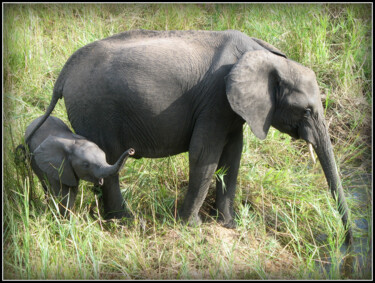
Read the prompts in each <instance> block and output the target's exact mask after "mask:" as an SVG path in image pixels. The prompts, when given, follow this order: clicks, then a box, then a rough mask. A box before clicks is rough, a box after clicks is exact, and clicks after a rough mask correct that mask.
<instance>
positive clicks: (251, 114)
mask: <svg viewBox="0 0 375 283" xmlns="http://www.w3.org/2000/svg"><path fill="white" fill-rule="evenodd" d="M280 60H286V59H285V58H283V57H280V56H277V55H274V54H272V53H271V52H269V51H265V50H257V51H249V52H246V53H245V54H244V55H243V56H242V57H241V58H240V60H238V62H237V63H236V64H235V65H234V66H233V67H232V70H231V71H230V73H229V74H228V75H227V76H226V77H225V83H226V93H227V97H228V101H229V103H230V105H231V107H232V109H233V111H234V112H236V113H237V114H238V115H240V116H241V117H242V118H243V119H244V120H245V121H246V122H247V123H248V124H249V126H250V128H251V130H252V132H253V133H254V134H255V135H256V136H257V137H258V138H259V139H262V140H263V139H265V138H266V136H267V133H268V130H269V128H270V126H271V121H272V116H273V113H274V111H275V101H276V98H275V92H276V91H277V88H278V70H277V69H278V65H279V64H282V62H280ZM284 65H285V63H284Z"/></svg>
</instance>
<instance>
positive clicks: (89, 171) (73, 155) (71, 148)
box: [34, 136, 135, 186]
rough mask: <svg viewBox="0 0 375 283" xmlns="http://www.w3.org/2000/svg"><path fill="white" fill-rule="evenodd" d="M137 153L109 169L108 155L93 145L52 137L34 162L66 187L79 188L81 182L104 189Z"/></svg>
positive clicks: (45, 142)
mask: <svg viewBox="0 0 375 283" xmlns="http://www.w3.org/2000/svg"><path fill="white" fill-rule="evenodd" d="M134 153H135V151H134V149H132V148H130V149H128V150H127V151H125V152H124V153H123V154H122V155H121V156H120V158H119V159H118V160H117V162H116V163H115V164H113V165H109V164H108V163H107V161H106V156H105V153H104V151H103V150H101V149H100V148H99V147H98V146H97V145H96V144H95V143H93V142H90V141H88V140H86V139H66V138H61V137H55V136H49V137H48V138H47V139H46V140H45V141H44V142H43V143H42V144H40V146H39V147H38V148H37V149H36V150H35V151H34V158H35V161H36V163H37V165H38V166H39V168H40V169H41V170H42V171H44V173H45V174H46V175H49V176H51V177H53V178H55V179H59V180H61V182H62V183H63V184H65V185H68V186H77V185H78V181H79V179H83V180H86V181H89V182H92V183H94V184H99V185H103V183H104V178H106V177H109V176H112V175H115V174H117V173H118V172H119V171H120V169H121V168H122V166H123V165H124V163H125V161H126V159H127V158H128V157H129V155H133V154H134Z"/></svg>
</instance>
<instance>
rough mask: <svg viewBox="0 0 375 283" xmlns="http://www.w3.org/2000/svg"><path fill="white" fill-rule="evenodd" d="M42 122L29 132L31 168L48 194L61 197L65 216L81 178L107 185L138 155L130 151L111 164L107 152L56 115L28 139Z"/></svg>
mask: <svg viewBox="0 0 375 283" xmlns="http://www.w3.org/2000/svg"><path fill="white" fill-rule="evenodd" d="M40 119H41V117H39V118H37V119H35V120H34V121H33V122H32V123H31V124H30V125H29V126H28V127H27V129H26V133H25V141H27V145H28V147H29V152H30V153H31V167H32V169H33V171H34V172H35V174H36V175H37V176H38V178H39V180H40V181H41V183H42V186H43V188H44V190H45V192H47V188H48V187H50V189H51V191H52V194H53V195H54V196H55V197H58V198H59V200H60V203H59V210H60V213H61V214H63V215H65V213H66V209H67V208H68V209H71V208H72V206H73V204H74V200H75V197H76V195H77V192H78V182H79V179H83V180H86V181H89V182H92V183H94V184H98V185H103V182H104V181H103V179H104V178H106V177H108V176H111V175H115V174H117V173H118V172H119V171H120V169H121V168H122V166H123V164H124V163H125V161H126V159H127V158H128V156H129V155H133V154H134V153H135V151H134V149H132V148H130V149H128V150H127V151H125V152H124V153H123V154H122V155H121V156H120V158H119V159H118V161H117V162H116V163H115V164H114V165H109V164H108V163H107V162H106V156H105V153H104V152H103V151H102V150H101V149H100V148H99V147H98V146H97V145H96V144H95V143H93V142H90V141H88V140H87V139H85V138H84V137H82V136H79V135H76V134H74V133H73V132H72V131H71V130H70V129H69V128H68V126H67V125H65V124H64V122H63V121H61V120H60V119H58V118H56V117H53V116H50V117H49V118H48V119H47V120H46V121H45V122H44V123H43V125H42V126H41V127H40V128H39V129H38V130H37V131H36V132H35V133H34V134H33V136H31V138H30V139H29V140H28V137H29V134H30V132H31V131H32V130H33V128H34V127H35V125H37V123H38V121H39V120H40ZM19 150H23V151H25V150H24V147H23V146H22V145H19V146H18V147H17V149H16V151H17V153H18V154H19V152H18V151H19ZM48 184H49V185H48Z"/></svg>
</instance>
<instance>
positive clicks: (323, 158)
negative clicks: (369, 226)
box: [226, 50, 352, 243]
mask: <svg viewBox="0 0 375 283" xmlns="http://www.w3.org/2000/svg"><path fill="white" fill-rule="evenodd" d="M226 91H227V97H228V101H229V103H230V105H231V107H232V109H233V110H234V111H235V112H236V113H237V114H238V115H240V116H241V117H242V118H243V119H244V120H245V121H246V122H247V123H248V124H249V126H250V128H251V130H252V132H253V133H254V134H255V135H256V136H257V137H258V138H260V139H264V138H265V137H266V136H267V133H268V130H269V128H270V126H271V125H272V126H273V127H275V128H276V129H278V130H280V131H281V132H284V133H287V134H289V135H290V136H292V137H294V138H296V139H299V138H301V139H304V140H305V141H307V143H309V144H312V146H313V147H314V149H315V151H316V153H317V156H318V158H319V161H320V163H321V165H322V167H323V170H324V173H325V176H326V179H327V182H328V185H329V187H330V189H331V193H332V195H333V197H334V198H335V199H337V201H338V210H339V212H340V214H341V216H342V221H343V223H344V226H345V228H346V231H347V234H346V242H347V243H349V242H351V241H352V232H351V228H350V224H349V222H348V206H347V204H346V200H345V196H344V193H343V189H342V186H341V181H340V178H339V175H338V171H337V168H336V164H335V159H334V155H333V149H332V145H331V141H330V137H329V134H328V130H327V126H326V124H325V120H324V115H323V113H324V111H323V106H322V103H321V100H320V93H319V87H318V83H317V81H316V77H315V74H314V72H313V71H312V70H310V69H308V68H306V67H304V66H302V65H300V64H298V63H296V62H294V61H292V60H289V59H286V58H284V57H281V56H278V55H275V54H272V53H271V52H268V51H263V50H261V51H251V52H247V53H245V54H244V55H243V56H242V57H241V58H240V60H239V61H238V62H237V63H236V64H235V65H234V66H233V68H232V70H231V71H230V73H229V75H228V76H227V77H226Z"/></svg>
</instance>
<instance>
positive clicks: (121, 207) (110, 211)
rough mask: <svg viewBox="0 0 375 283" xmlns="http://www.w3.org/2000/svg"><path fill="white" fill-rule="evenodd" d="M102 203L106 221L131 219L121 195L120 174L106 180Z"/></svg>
mask: <svg viewBox="0 0 375 283" xmlns="http://www.w3.org/2000/svg"><path fill="white" fill-rule="evenodd" d="M102 201H103V208H104V218H105V219H113V218H115V219H120V218H122V217H126V218H131V214H130V213H129V211H128V210H127V208H126V205H125V203H124V198H123V197H122V195H121V191H120V183H119V175H118V174H116V175H113V176H110V177H107V178H105V179H104V184H103V186H102Z"/></svg>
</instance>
